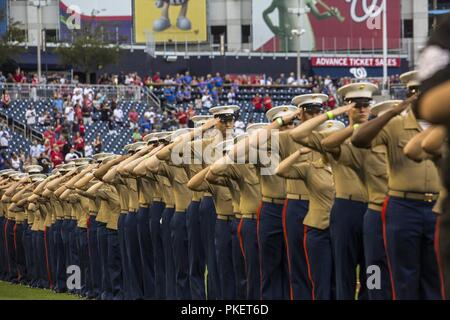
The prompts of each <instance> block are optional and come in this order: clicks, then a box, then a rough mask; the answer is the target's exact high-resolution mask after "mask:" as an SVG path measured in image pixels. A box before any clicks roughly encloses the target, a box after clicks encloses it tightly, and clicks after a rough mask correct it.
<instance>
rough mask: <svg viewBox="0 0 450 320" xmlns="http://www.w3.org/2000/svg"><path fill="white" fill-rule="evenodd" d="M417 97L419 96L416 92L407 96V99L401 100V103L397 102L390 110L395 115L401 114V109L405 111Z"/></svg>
mask: <svg viewBox="0 0 450 320" xmlns="http://www.w3.org/2000/svg"><path fill="white" fill-rule="evenodd" d="M418 97H419V95H418V94H415V95H413V96H411V97H409V98H408V99H406V100H405V101H403V102H402V103H399V104H397V105H396V106H395V107H394V108H393V109H392V112H393V113H394V114H395V115H399V114H401V113H402V112H403V111H405V110H406V109H407V108H409V106H411V103H413V102H414V101H416V100H417V98H418Z"/></svg>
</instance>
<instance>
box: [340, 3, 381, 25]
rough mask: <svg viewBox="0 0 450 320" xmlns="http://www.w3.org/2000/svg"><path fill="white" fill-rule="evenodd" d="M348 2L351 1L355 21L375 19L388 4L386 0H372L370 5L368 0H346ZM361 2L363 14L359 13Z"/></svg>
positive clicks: (351, 11)
mask: <svg viewBox="0 0 450 320" xmlns="http://www.w3.org/2000/svg"><path fill="white" fill-rule="evenodd" d="M345 1H346V2H351V7H350V15H351V17H352V19H353V21H355V22H364V21H366V20H368V19H373V18H376V17H378V16H379V15H380V14H381V13H382V12H383V9H384V8H385V6H386V0H372V2H371V4H370V6H369V5H368V0H361V1H359V0H345ZM359 3H360V4H361V7H362V11H363V12H364V13H363V14H362V15H360V14H358V12H360V11H359V10H358V4H359Z"/></svg>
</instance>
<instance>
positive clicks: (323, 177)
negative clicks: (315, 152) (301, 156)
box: [288, 161, 334, 230]
mask: <svg viewBox="0 0 450 320" xmlns="http://www.w3.org/2000/svg"><path fill="white" fill-rule="evenodd" d="M288 176H289V178H292V179H301V180H303V181H304V182H305V184H306V187H307V188H308V190H309V195H310V200H309V210H308V213H307V215H306V217H305V219H304V220H303V224H304V225H306V226H308V227H312V228H317V229H320V230H325V229H327V228H328V227H329V226H330V211H331V207H332V205H333V201H334V185H333V173H332V171H331V168H330V167H328V166H325V165H324V164H323V162H322V161H316V162H312V163H300V164H295V165H293V166H292V168H291V171H290V173H289V174H288Z"/></svg>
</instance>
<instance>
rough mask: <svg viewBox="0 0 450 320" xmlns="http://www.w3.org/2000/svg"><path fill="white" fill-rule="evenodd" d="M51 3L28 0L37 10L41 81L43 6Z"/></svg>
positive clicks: (41, 0)
mask: <svg viewBox="0 0 450 320" xmlns="http://www.w3.org/2000/svg"><path fill="white" fill-rule="evenodd" d="M49 4H50V3H49V1H48V0H32V1H29V2H28V5H30V6H32V7H36V10H37V20H38V23H37V24H38V30H37V72H38V81H39V83H40V82H41V77H42V67H41V63H42V59H41V47H42V13H41V9H42V7H46V6H48V5H49Z"/></svg>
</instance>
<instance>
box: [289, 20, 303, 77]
mask: <svg viewBox="0 0 450 320" xmlns="http://www.w3.org/2000/svg"><path fill="white" fill-rule="evenodd" d="M305 32H306V30H305V29H301V30H298V29H293V30H291V34H292V35H293V36H294V37H298V41H297V81H299V80H300V78H301V72H302V58H301V55H300V53H301V52H300V37H301V36H302V35H304V34H305Z"/></svg>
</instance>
